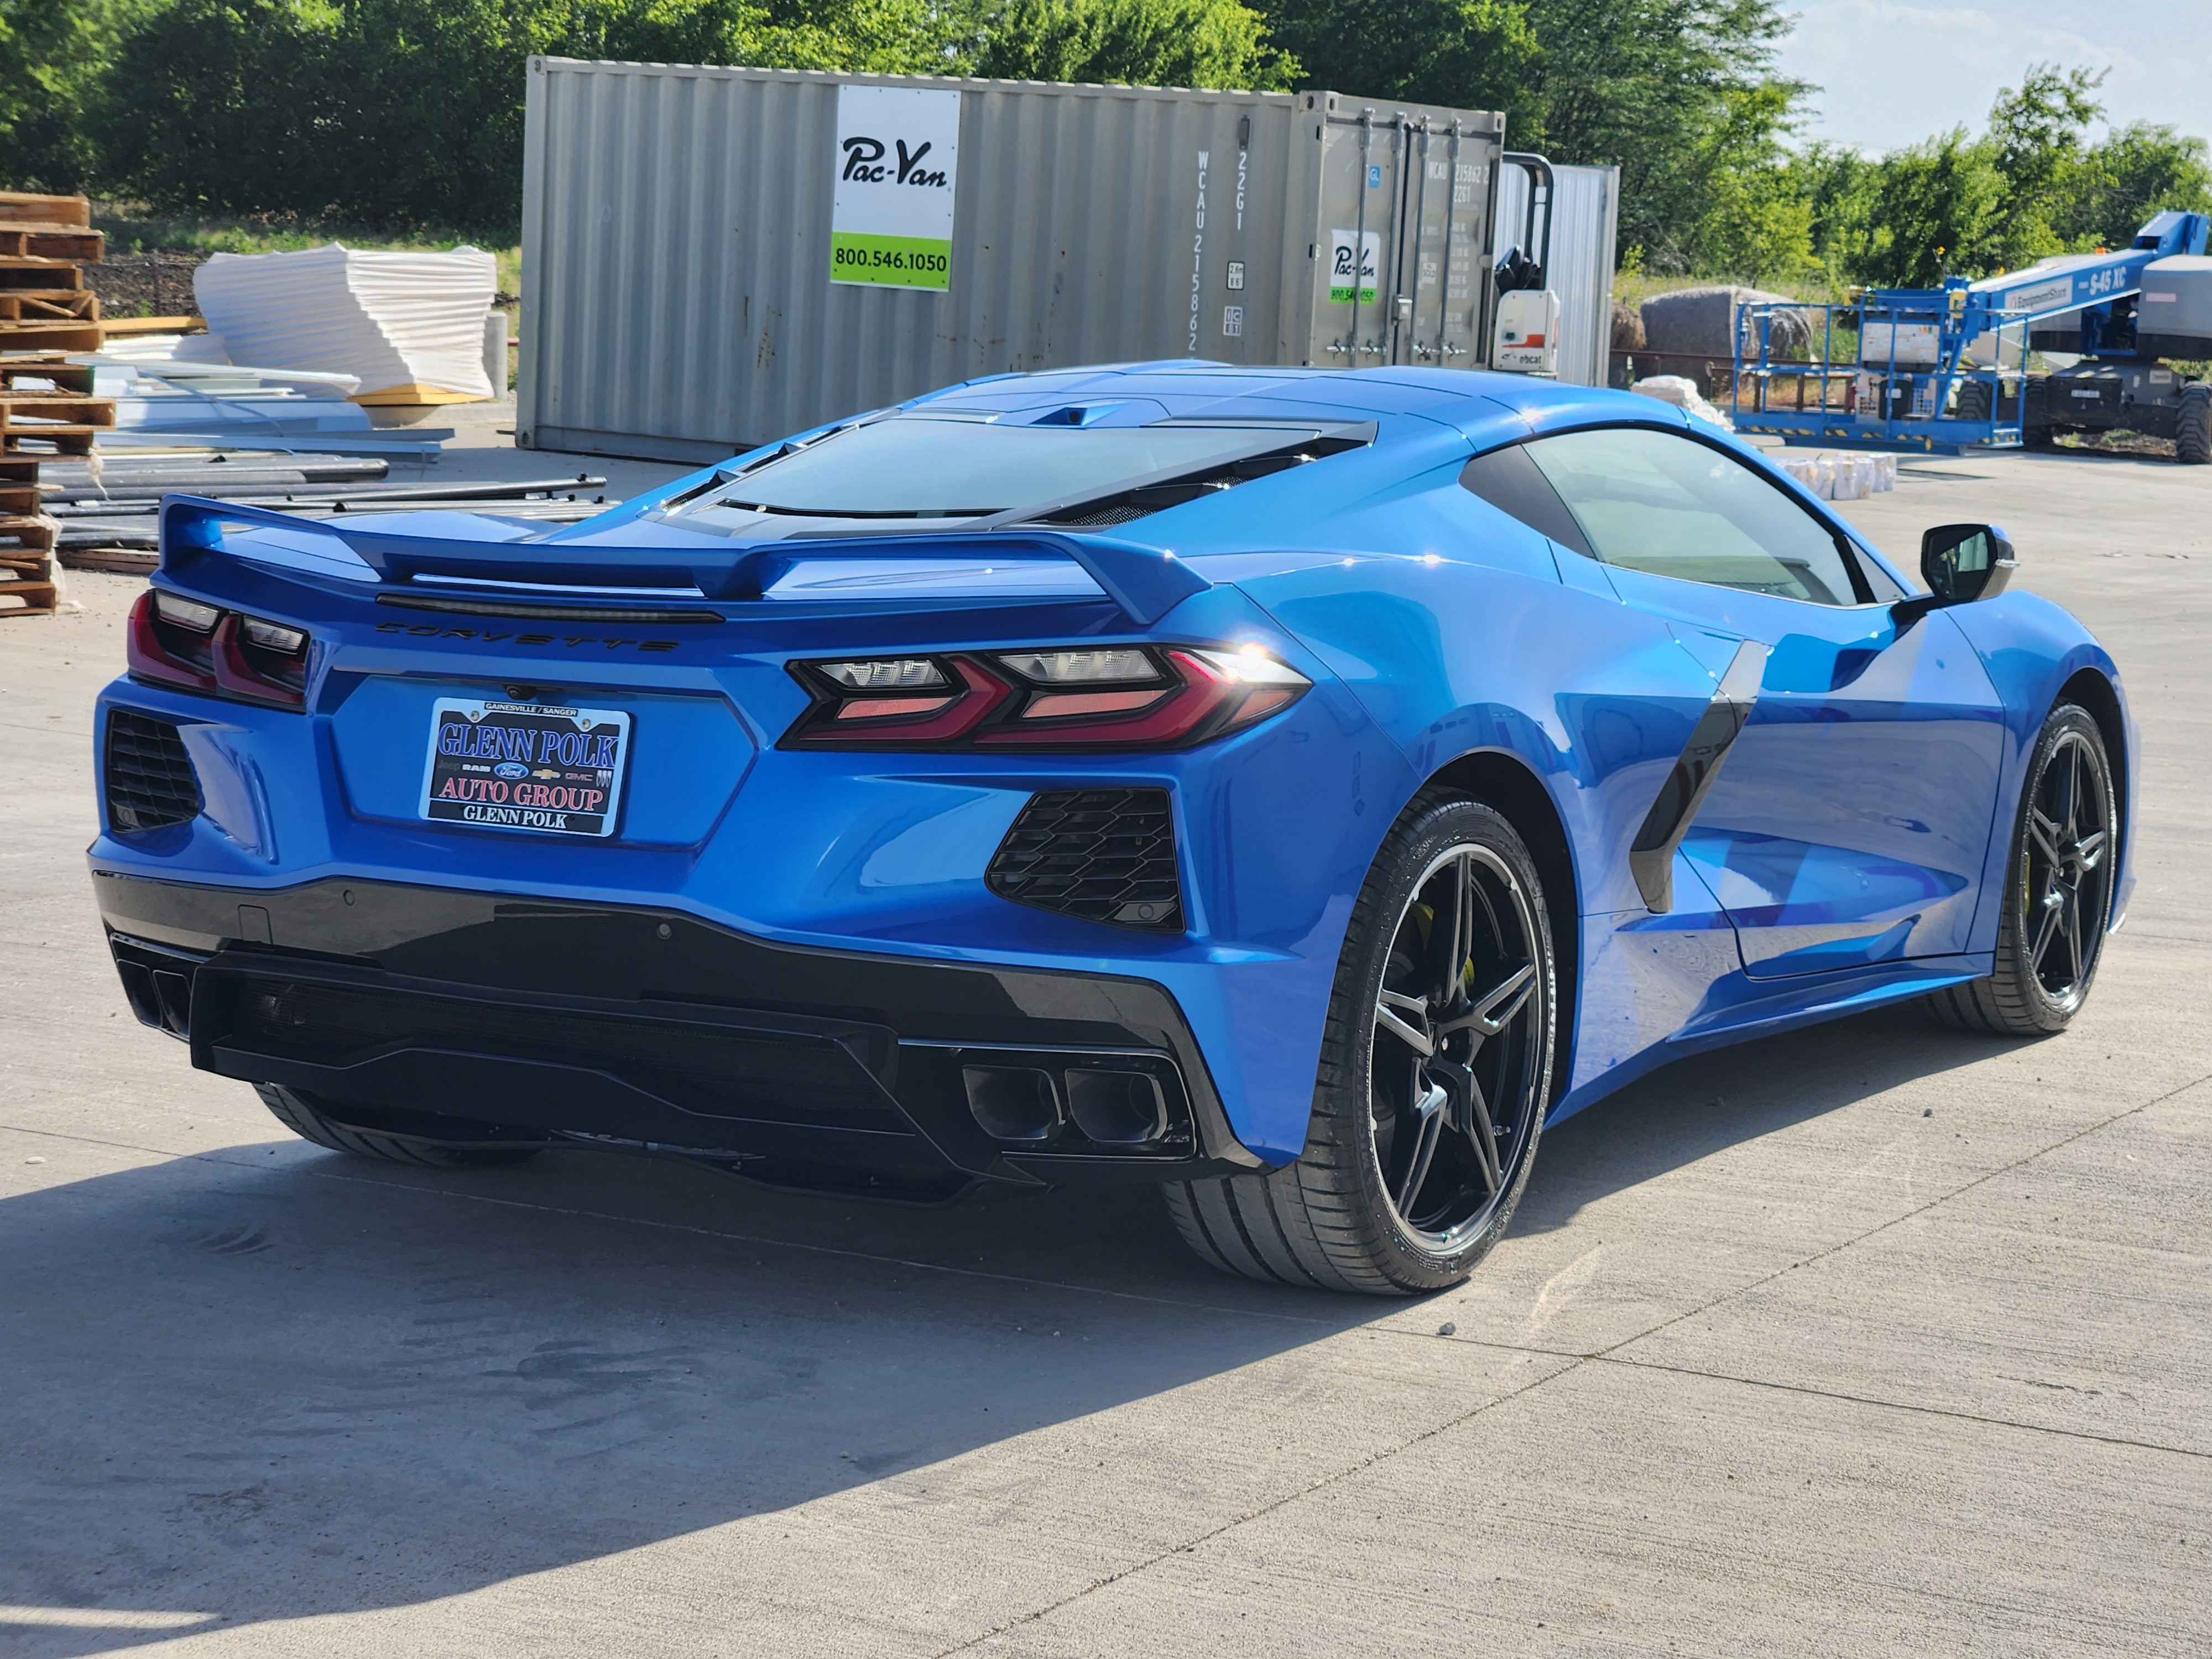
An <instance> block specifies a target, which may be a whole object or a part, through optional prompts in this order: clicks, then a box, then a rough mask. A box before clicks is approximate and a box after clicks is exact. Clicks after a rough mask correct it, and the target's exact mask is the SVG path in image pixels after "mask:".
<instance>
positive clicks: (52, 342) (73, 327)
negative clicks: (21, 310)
mask: <svg viewBox="0 0 2212 1659" xmlns="http://www.w3.org/2000/svg"><path fill="white" fill-rule="evenodd" d="M102 338H103V336H102V335H101V333H100V325H99V324H98V323H96V322H86V321H84V320H82V319H78V320H76V321H74V322H44V323H28V322H26V323H0V351H97V350H99V349H100V341H101V339H102Z"/></svg>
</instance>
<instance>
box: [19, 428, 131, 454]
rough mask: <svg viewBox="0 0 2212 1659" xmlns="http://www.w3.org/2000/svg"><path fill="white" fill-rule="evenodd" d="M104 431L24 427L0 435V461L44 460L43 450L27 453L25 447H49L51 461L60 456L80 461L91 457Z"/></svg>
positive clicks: (98, 429)
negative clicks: (19, 457) (35, 445)
mask: <svg viewBox="0 0 2212 1659" xmlns="http://www.w3.org/2000/svg"><path fill="white" fill-rule="evenodd" d="M107 430H109V428H106V427H104V426H41V427H26V428H23V429H22V430H21V431H20V432H0V459H9V458H12V457H15V456H21V458H22V459H25V460H27V461H36V460H40V459H46V458H47V455H48V452H47V451H46V449H45V448H43V447H40V448H35V449H27V448H25V447H24V445H25V444H27V443H29V444H38V445H42V446H43V445H48V444H51V445H52V459H60V458H61V457H63V456H64V455H69V456H74V457H76V458H78V459H82V458H83V457H84V456H87V455H89V454H91V453H92V452H93V447H94V445H96V444H97V443H98V442H99V441H100V434H101V433H103V432H106V431H107Z"/></svg>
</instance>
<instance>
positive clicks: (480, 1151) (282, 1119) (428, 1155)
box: [253, 1083, 545, 1170]
mask: <svg viewBox="0 0 2212 1659" xmlns="http://www.w3.org/2000/svg"><path fill="white" fill-rule="evenodd" d="M253 1091H254V1092H255V1093H256V1094H258V1095H259V1096H260V1097H261V1103H262V1104H263V1105H264V1106H266V1107H267V1108H268V1109H269V1110H270V1113H271V1115H274V1116H275V1118H276V1121H278V1122H279V1123H281V1124H283V1126H284V1127H286V1128H288V1129H289V1130H290V1131H291V1132H292V1133H294V1134H295V1135H298V1136H299V1137H300V1138H301V1139H302V1140H312V1141H313V1142H314V1143H315V1145H316V1146H327V1147H329V1148H330V1149H331V1151H332V1152H351V1153H353V1154H354V1155H355V1156H356V1158H377V1159H380V1161H382V1162H384V1163H386V1164H412V1165H414V1166H415V1167H416V1169H430V1170H493V1169H503V1168H505V1167H507V1165H509V1164H520V1163H523V1162H525V1161H526V1160H527V1159H530V1158H535V1157H537V1156H538V1153H539V1152H544V1150H545V1146H544V1142H542V1141H538V1142H532V1141H522V1142H520V1143H519V1144H517V1145H514V1146H476V1145H468V1144H463V1143H459V1142H453V1141H445V1140H438V1139H431V1138H428V1137H426V1136H422V1135H415V1134H397V1133H380V1132H377V1131H374V1130H369V1129H356V1128H351V1127H348V1126H346V1125H344V1124H343V1123H338V1122H336V1121H333V1120H331V1118H330V1117H328V1116H326V1115H325V1114H324V1112H323V1110H322V1103H321V1102H319V1101H318V1100H316V1099H315V1098H314V1097H313V1096H311V1095H305V1094H302V1093H301V1092H300V1091H298V1090H296V1089H288V1088H285V1087H284V1086H283V1085H281V1084H275V1083H257V1084H255V1085H253Z"/></svg>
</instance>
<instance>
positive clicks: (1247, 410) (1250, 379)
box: [902, 359, 1684, 447]
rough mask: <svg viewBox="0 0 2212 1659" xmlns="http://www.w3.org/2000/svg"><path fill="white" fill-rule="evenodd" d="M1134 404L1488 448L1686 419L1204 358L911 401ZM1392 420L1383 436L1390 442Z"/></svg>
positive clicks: (1602, 397)
mask: <svg viewBox="0 0 2212 1659" xmlns="http://www.w3.org/2000/svg"><path fill="white" fill-rule="evenodd" d="M1117 404H1128V405H1132V407H1131V408H1130V409H1129V410H1127V416H1128V417H1130V418H1128V419H1127V421H1126V422H1115V423H1116V424H1121V423H1132V424H1133V423H1136V422H1141V421H1146V420H1161V419H1167V420H1192V419H1203V418H1206V417H1209V416H1211V417H1215V418H1220V419H1244V420H1314V419H1335V420H1360V419H1373V418H1375V417H1376V416H1401V417H1407V418H1410V419H1413V420H1416V421H1425V422H1434V423H1436V424H1437V425H1441V426H1447V427H1451V428H1456V429H1458V430H1459V431H1462V432H1463V433H1465V434H1466V435H1468V437H1469V438H1471V439H1473V440H1474V441H1475V442H1476V444H1477V445H1478V447H1480V446H1483V445H1486V444H1490V443H1501V442H1505V441H1510V440H1511V439H1513V438H1516V437H1523V436H1526V435H1528V434H1529V433H1530V432H1533V431H1542V430H1546V429H1552V428H1559V427H1561V426H1567V425H1575V424H1580V423H1583V422H1590V421H1602V420H1607V419H1610V420H1632V421H1643V422H1651V423H1653V424H1656V425H1662V426H1674V425H1679V424H1680V423H1681V422H1682V420H1683V418H1684V417H1683V416H1682V415H1681V414H1680V411H1679V410H1675V409H1674V407H1673V406H1672V405H1670V404H1661V403H1656V402H1655V401H1654V400H1653V399H1651V398H1639V397H1637V396H1636V395H1634V394H1633V393H1631V392H1612V391H1607V390H1604V389H1602V388H1598V387H1591V386H1566V385H1563V384H1561V383H1560V382H1559V381H1557V380H1540V379H1537V378H1535V377H1534V376H1531V375H1525V374H1495V373H1492V372H1490V371H1488V370H1484V369H1459V368H1359V369H1352V368H1239V367H1237V366H1235V365H1233V364H1228V363H1214V362H1205V361H1203V360H1200V359H1177V360H1173V361H1169V362H1143V363H1106V364H1100V365H1097V366H1094V367H1088V368H1061V369H1048V370H1045V371H1043V372H1041V373H1037V374H1001V375H994V376H992V377H990V378H988V379H985V380H969V381H965V382H963V383H962V384H961V385H958V386H947V387H945V389H944V390H943V391H941V392H929V393H927V394H925V395H924V396H922V397H920V398H914V399H912V400H911V401H910V402H908V404H904V405H902V407H903V408H905V409H907V410H912V411H914V412H915V413H924V412H944V413H953V412H965V413H970V414H986V413H987V414H1000V415H1012V414H1028V415H1032V416H1036V415H1043V414H1048V413H1050V412H1052V411H1053V410H1055V409H1057V408H1061V407H1067V408H1081V409H1085V410H1086V411H1090V410H1095V411H1098V412H1100V413H1101V414H1103V415H1105V416H1106V418H1108V419H1111V418H1112V416H1111V414H1110V412H1109V411H1110V410H1111V408H1112V406H1114V405H1117ZM1389 424H1390V423H1389V422H1384V427H1385V429H1384V430H1383V433H1382V434H1381V435H1380V436H1381V438H1382V440H1383V441H1384V442H1386V443H1387V442H1388V441H1389V438H1390V433H1389V430H1388V428H1389Z"/></svg>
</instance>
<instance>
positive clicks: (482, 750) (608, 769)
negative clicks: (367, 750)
mask: <svg viewBox="0 0 2212 1659" xmlns="http://www.w3.org/2000/svg"><path fill="white" fill-rule="evenodd" d="M628 770H629V715H628V714H624V713H623V712H622V711H621V710H620V709H616V708H551V707H549V706H548V705H546V704H544V703H536V702H462V701H460V700H459V699H447V698H441V699H440V700H439V702H438V705H437V709H436V712H435V714H433V715H432V716H431V720H430V764H429V769H428V775H426V777H425V779H424V781H423V784H422V816H423V817H426V818H428V819H429V820H431V821H432V822H433V823H471V824H477V825H479V826H481V827H483V828H486V829H528V830H534V831H536V832H537V833H538V834H540V835H547V836H611V835H612V834H613V833H614V829H615V815H616V814H617V812H618V811H621V809H622V791H623V776H624V775H625V773H627V771H628Z"/></svg>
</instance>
